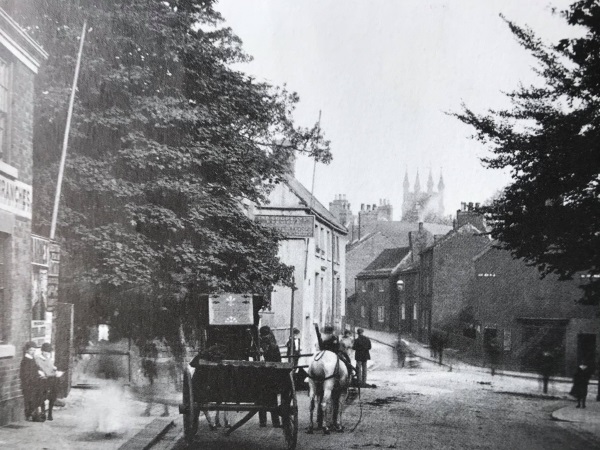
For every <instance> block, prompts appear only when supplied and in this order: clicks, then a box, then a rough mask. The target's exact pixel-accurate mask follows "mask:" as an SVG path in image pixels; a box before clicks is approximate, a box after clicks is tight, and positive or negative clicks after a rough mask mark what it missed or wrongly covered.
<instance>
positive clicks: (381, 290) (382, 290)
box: [377, 281, 385, 292]
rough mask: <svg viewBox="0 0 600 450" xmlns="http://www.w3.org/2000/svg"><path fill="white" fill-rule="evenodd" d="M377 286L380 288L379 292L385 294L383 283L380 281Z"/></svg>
mask: <svg viewBox="0 0 600 450" xmlns="http://www.w3.org/2000/svg"><path fill="white" fill-rule="evenodd" d="M377 285H378V286H379V292H385V286H384V284H383V281H378V282H377Z"/></svg>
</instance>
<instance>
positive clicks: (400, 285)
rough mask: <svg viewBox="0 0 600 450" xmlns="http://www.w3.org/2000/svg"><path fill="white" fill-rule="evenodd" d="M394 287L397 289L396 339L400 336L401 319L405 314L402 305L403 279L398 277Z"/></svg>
mask: <svg viewBox="0 0 600 450" xmlns="http://www.w3.org/2000/svg"><path fill="white" fill-rule="evenodd" d="M396 289H397V290H398V308H399V310H398V339H401V337H402V328H403V327H402V325H403V324H402V321H403V320H404V316H405V314H406V310H405V308H406V307H405V305H404V295H403V292H404V281H403V280H400V279H398V281H396Z"/></svg>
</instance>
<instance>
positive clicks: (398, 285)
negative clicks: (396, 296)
mask: <svg viewBox="0 0 600 450" xmlns="http://www.w3.org/2000/svg"><path fill="white" fill-rule="evenodd" d="M396 288H397V289H398V292H402V291H403V290H404V281H402V280H398V281H396Z"/></svg>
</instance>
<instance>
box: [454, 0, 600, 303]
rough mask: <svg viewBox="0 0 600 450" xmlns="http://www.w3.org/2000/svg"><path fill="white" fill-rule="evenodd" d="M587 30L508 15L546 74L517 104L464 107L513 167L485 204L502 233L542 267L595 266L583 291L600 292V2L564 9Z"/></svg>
mask: <svg viewBox="0 0 600 450" xmlns="http://www.w3.org/2000/svg"><path fill="white" fill-rule="evenodd" d="M562 15H563V16H564V18H565V19H566V20H567V21H568V23H569V24H570V25H572V26H573V27H575V28H576V29H577V30H576V31H577V33H574V35H577V36H578V37H575V38H568V39H563V40H561V41H560V42H558V43H555V44H552V45H550V44H545V43H544V42H542V40H540V39H539V38H537V37H536V35H535V33H534V32H533V31H532V30H530V29H528V28H524V27H521V26H518V25H516V24H515V23H513V22H510V21H508V20H507V23H508V25H509V27H510V29H511V31H512V32H513V34H514V35H515V36H516V38H517V40H518V42H519V43H520V44H521V45H522V46H523V47H524V48H525V49H526V50H528V51H529V52H531V54H532V55H533V56H534V57H535V58H536V60H537V63H538V67H537V68H536V70H537V73H538V74H539V75H540V76H541V79H542V80H543V82H542V83H538V84H537V85H532V86H521V87H519V88H518V89H517V90H515V91H514V92H512V93H509V94H508V96H509V98H510V100H511V101H512V106H511V108H509V109H505V110H500V111H488V113H485V114H477V113H475V112H473V111H472V110H470V109H469V108H468V107H464V108H463V111H462V112H461V113H460V114H457V117H458V118H459V119H460V120H462V121H463V122H465V123H467V124H469V125H472V126H473V127H475V129H476V138H477V139H479V140H480V141H481V142H483V143H484V144H485V145H486V146H487V147H488V148H489V149H490V150H491V156H489V157H487V158H485V159H484V160H483V162H484V164H486V165H487V167H489V168H493V169H496V168H509V169H510V170H511V174H512V182H511V184H510V185H509V186H508V187H506V188H505V189H504V191H503V193H502V195H501V196H500V198H498V199H495V200H494V201H493V202H492V203H491V205H489V206H487V207H485V208H484V212H485V213H486V215H487V218H488V220H489V221H490V223H491V225H492V227H493V228H492V236H493V237H494V238H496V239H498V240H499V241H500V243H501V245H502V246H503V247H505V248H507V249H509V250H511V251H512V253H513V255H514V256H515V257H518V258H523V259H525V260H526V261H527V262H528V263H530V264H532V265H536V266H537V267H538V268H539V270H540V271H541V274H542V276H544V275H547V274H549V273H556V274H558V275H559V276H560V278H561V279H570V278H572V277H573V276H577V277H579V275H578V274H579V273H585V274H586V276H587V277H589V283H587V282H586V283H584V285H583V293H582V294H583V295H582V300H583V301H584V302H591V303H598V299H599V297H600V278H598V276H599V274H600V113H599V112H600V5H599V4H598V2H597V1H594V0H583V1H578V2H575V3H573V4H572V5H571V7H570V8H569V10H568V11H564V12H562Z"/></svg>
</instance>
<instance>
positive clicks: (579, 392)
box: [569, 363, 594, 408]
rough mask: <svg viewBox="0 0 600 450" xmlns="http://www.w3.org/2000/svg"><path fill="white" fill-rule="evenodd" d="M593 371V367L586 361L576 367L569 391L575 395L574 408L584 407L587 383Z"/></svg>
mask: <svg viewBox="0 0 600 450" xmlns="http://www.w3.org/2000/svg"><path fill="white" fill-rule="evenodd" d="M593 373H594V371H593V369H592V368H591V367H589V366H588V365H587V364H586V363H583V364H581V365H579V367H577V370H576V371H575V375H573V387H572V388H571V392H569V394H570V395H572V396H573V397H575V399H576V400H577V406H576V408H585V400H586V397H587V393H588V384H589V382H590V378H591V377H592V374H593Z"/></svg>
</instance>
